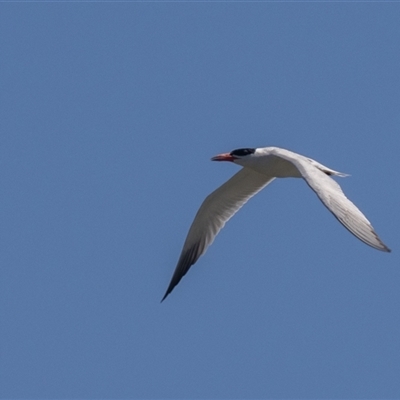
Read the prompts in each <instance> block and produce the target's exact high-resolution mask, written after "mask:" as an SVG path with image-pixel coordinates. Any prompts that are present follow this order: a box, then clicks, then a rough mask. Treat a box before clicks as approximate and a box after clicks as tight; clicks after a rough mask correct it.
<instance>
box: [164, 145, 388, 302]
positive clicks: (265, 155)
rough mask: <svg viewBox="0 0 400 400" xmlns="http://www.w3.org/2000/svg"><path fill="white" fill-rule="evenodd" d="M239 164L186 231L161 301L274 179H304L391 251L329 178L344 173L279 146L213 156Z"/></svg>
mask: <svg viewBox="0 0 400 400" xmlns="http://www.w3.org/2000/svg"><path fill="white" fill-rule="evenodd" d="M212 160H213V161H231V162H234V163H235V164H238V165H241V166H242V167H243V168H242V169H241V170H240V171H239V172H237V173H236V174H235V175H234V176H233V177H232V178H230V179H229V180H228V181H227V182H225V183H224V184H223V185H222V186H220V187H219V188H218V189H217V190H215V191H214V192H212V193H211V194H210V195H208V196H207V197H206V199H205V200H204V202H203V204H202V205H201V207H200V209H199V211H198V212H197V214H196V217H195V219H194V221H193V223H192V225H191V227H190V229H189V233H188V235H187V237H186V240H185V243H184V245H183V249H182V253H181V255H180V258H179V260H178V264H177V266H176V268H175V272H174V274H173V276H172V279H171V283H170V284H169V286H168V289H167V291H166V293H165V295H164V297H163V299H162V300H164V299H165V298H166V297H167V296H168V295H169V293H171V292H172V290H173V289H174V287H175V286H176V285H177V284H178V283H179V281H180V280H181V279H182V277H183V276H184V275H185V274H186V272H187V271H188V270H189V268H190V267H191V266H192V265H193V264H194V263H195V262H196V261H197V260H198V259H199V257H200V256H201V255H202V254H204V253H205V251H206V250H207V248H208V246H210V244H211V243H212V242H213V241H214V239H215V236H216V235H217V234H218V233H219V231H220V230H221V229H222V228H223V227H224V225H225V223H226V222H227V221H228V220H229V219H230V218H232V217H233V215H235V213H236V212H237V211H238V210H239V209H240V208H241V207H242V206H243V205H244V204H245V203H246V202H247V201H248V200H249V199H250V198H251V197H253V196H254V195H255V194H257V193H258V192H259V191H260V190H262V189H263V188H264V187H265V186H267V185H268V184H269V183H271V182H272V181H273V180H274V179H275V178H303V179H304V180H305V181H306V182H307V184H308V185H309V186H310V188H311V189H312V190H313V191H314V192H315V193H316V194H317V196H318V197H319V198H320V200H321V201H322V203H323V204H324V205H325V206H326V207H327V208H328V210H329V211H331V212H332V214H333V215H334V216H335V217H336V218H337V219H338V220H339V222H340V223H342V224H343V225H344V226H345V227H346V228H347V229H348V230H349V231H350V232H351V233H352V234H353V235H354V236H356V237H357V238H358V239H360V240H362V241H363V242H364V243H366V244H368V245H369V246H372V247H374V248H375V249H378V250H382V251H386V252H390V249H389V248H388V247H387V246H386V245H385V244H384V243H383V242H382V241H381V240H380V239H379V237H378V235H377V234H376V233H375V231H374V229H373V227H372V225H371V223H370V222H369V221H368V220H367V218H366V217H365V216H364V214H363V213H362V212H361V211H360V210H359V209H358V208H357V207H356V206H355V205H354V204H353V203H352V202H351V201H350V200H349V199H348V198H347V197H346V196H345V194H344V193H343V191H342V189H341V188H340V186H339V185H338V183H336V181H334V180H333V179H332V178H331V177H330V176H331V175H337V176H346V174H342V173H340V172H337V171H334V170H333V169H330V168H328V167H325V166H324V165H322V164H320V163H318V162H317V161H315V160H312V159H311V158H307V157H304V156H302V155H300V154H297V153H293V152H292V151H289V150H285V149H281V148H278V147H264V148H257V149H253V148H247V149H238V150H233V151H232V152H230V153H224V154H220V155H218V156H215V157H213V158H212Z"/></svg>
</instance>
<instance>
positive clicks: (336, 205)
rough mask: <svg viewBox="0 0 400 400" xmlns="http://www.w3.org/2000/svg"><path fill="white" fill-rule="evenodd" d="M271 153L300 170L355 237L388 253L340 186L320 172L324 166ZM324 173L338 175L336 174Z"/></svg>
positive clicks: (279, 152) (284, 154)
mask: <svg viewBox="0 0 400 400" xmlns="http://www.w3.org/2000/svg"><path fill="white" fill-rule="evenodd" d="M274 153H275V155H277V156H279V157H282V158H284V159H285V160H287V161H290V162H291V163H292V164H293V165H294V166H295V167H296V168H297V169H298V170H299V172H300V174H301V175H302V176H303V178H304V180H305V181H306V182H307V184H308V185H309V186H310V187H311V189H312V190H313V191H314V192H315V193H316V194H317V196H318V197H319V198H320V200H321V201H322V203H324V205H325V206H326V207H327V208H328V210H329V211H330V212H331V213H332V214H333V215H334V216H335V217H336V218H337V219H338V220H339V222H340V223H341V224H343V226H344V227H345V228H347V229H348V230H349V231H350V232H351V233H352V234H353V235H354V236H356V237H357V238H358V239H360V240H361V241H363V242H364V243H366V244H368V245H369V246H371V247H374V248H375V249H378V250H382V251H387V252H390V249H389V248H388V247H387V246H386V245H385V244H384V243H383V242H382V241H381V240H380V239H379V237H378V235H377V234H376V233H375V231H374V228H373V227H372V225H371V223H370V222H369V221H368V220H367V218H366V217H365V215H364V214H363V213H362V212H361V211H360V210H359V209H358V208H357V207H356V206H355V205H354V204H353V203H352V202H351V201H350V200H349V199H348V198H347V197H346V196H345V194H344V193H343V191H342V189H341V187H340V186H339V184H338V183H337V182H336V181H334V180H333V179H332V178H330V177H329V176H328V175H327V173H325V172H323V168H324V166H323V165H321V164H319V163H317V162H315V161H314V160H309V159H308V158H306V157H303V156H300V155H297V154H294V153H291V152H289V151H283V150H282V151H278V149H277V150H276V151H274ZM319 167H322V169H320V168H319ZM327 170H328V172H329V171H331V172H335V175H339V173H336V171H333V170H329V169H327Z"/></svg>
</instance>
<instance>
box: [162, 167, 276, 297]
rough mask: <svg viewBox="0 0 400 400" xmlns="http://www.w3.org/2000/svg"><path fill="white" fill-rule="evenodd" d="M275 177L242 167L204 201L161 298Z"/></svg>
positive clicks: (166, 294) (167, 293) (169, 291)
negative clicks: (228, 222) (239, 212)
mask: <svg viewBox="0 0 400 400" xmlns="http://www.w3.org/2000/svg"><path fill="white" fill-rule="evenodd" d="M273 179H274V178H273V177H271V176H267V175H263V174H260V173H258V172H255V171H252V170H250V169H248V168H242V169H241V170H240V171H239V172H238V173H237V174H235V175H234V176H233V177H232V178H230V179H229V180H228V181H227V182H225V183H224V184H223V185H222V186H220V187H219V188H218V189H217V190H215V191H214V192H212V193H211V194H210V195H209V196H207V197H206V199H205V200H204V201H203V204H202V205H201V207H200V209H199V211H198V212H197V214H196V217H195V218H194V221H193V223H192V225H191V227H190V229H189V233H188V235H187V237H186V240H185V243H184V245H183V249H182V253H181V256H180V257H179V261H178V264H177V266H176V268H175V272H174V275H173V276H172V279H171V283H170V284H169V286H168V289H167V291H166V293H165V295H164V297H163V299H162V300H161V301H163V300H164V299H165V298H166V297H167V296H168V295H169V294H170V293H171V292H172V290H173V289H174V287H175V286H176V285H177V284H178V283H179V281H180V280H181V279H182V277H183V276H184V275H185V274H186V272H188V270H189V268H190V267H191V266H192V265H193V264H194V263H195V262H196V261H197V260H198V259H199V258H200V256H201V255H202V254H204V253H205V252H206V250H207V248H208V246H210V244H211V243H212V242H213V241H214V239H215V236H217V235H218V233H219V231H220V230H221V229H222V228H223V227H224V225H225V224H226V222H227V221H228V220H229V219H230V218H232V217H233V216H234V215H235V214H236V212H237V211H238V210H239V209H240V208H241V207H242V206H243V205H244V204H245V203H246V202H247V201H248V200H249V199H250V198H251V197H253V196H254V195H255V194H257V193H258V192H259V191H260V190H261V189H263V188H264V187H265V186H267V185H268V184H269V183H270V182H271V181H272V180H273Z"/></svg>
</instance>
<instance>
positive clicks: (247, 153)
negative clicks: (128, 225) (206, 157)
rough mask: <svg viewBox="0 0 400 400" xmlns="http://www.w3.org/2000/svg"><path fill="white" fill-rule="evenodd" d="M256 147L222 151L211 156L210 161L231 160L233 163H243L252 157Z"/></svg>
mask: <svg viewBox="0 0 400 400" xmlns="http://www.w3.org/2000/svg"><path fill="white" fill-rule="evenodd" d="M255 152H256V149H252V148H246V149H236V150H233V151H231V152H230V153H222V154H218V155H217V156H215V157H213V158H212V159H211V160H212V161H231V162H234V163H235V164H239V165H244V164H246V161H248V160H249V159H250V158H253V156H254V153H255Z"/></svg>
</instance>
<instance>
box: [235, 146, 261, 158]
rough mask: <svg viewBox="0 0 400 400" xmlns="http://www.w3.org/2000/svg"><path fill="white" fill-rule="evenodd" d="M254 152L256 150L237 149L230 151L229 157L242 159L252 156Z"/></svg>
mask: <svg viewBox="0 0 400 400" xmlns="http://www.w3.org/2000/svg"><path fill="white" fill-rule="evenodd" d="M255 151H256V149H250V148H249V149H237V150H233V151H231V156H238V157H243V156H247V155H249V154H253V153H254V152H255Z"/></svg>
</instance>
